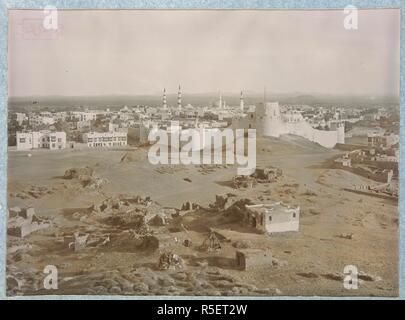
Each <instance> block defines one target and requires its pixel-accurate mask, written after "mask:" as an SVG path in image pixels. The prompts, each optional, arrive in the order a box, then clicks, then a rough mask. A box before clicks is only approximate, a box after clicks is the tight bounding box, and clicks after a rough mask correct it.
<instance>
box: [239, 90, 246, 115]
mask: <svg viewBox="0 0 405 320" xmlns="http://www.w3.org/2000/svg"><path fill="white" fill-rule="evenodd" d="M244 107H245V103H244V102H243V91H241V92H240V111H242V112H243V108H244Z"/></svg>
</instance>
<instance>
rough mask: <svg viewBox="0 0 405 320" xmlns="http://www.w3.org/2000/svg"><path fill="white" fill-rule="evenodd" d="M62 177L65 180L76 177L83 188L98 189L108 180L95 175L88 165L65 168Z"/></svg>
mask: <svg viewBox="0 0 405 320" xmlns="http://www.w3.org/2000/svg"><path fill="white" fill-rule="evenodd" d="M63 178H64V179H67V180H72V179H77V180H78V181H79V182H80V184H81V185H82V187H83V188H89V189H98V188H99V187H101V186H102V185H104V184H106V183H107V182H108V181H107V179H104V178H100V177H97V176H96V175H95V174H94V170H93V169H92V168H90V167H83V168H70V169H67V170H66V171H65V173H64V175H63Z"/></svg>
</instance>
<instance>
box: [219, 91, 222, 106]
mask: <svg viewBox="0 0 405 320" xmlns="http://www.w3.org/2000/svg"><path fill="white" fill-rule="evenodd" d="M219 108H220V109H222V92H221V91H219Z"/></svg>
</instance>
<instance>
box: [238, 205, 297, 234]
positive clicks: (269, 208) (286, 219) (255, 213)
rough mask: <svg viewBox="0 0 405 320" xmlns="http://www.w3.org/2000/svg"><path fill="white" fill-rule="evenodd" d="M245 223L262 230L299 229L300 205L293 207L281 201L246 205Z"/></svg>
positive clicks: (284, 230)
mask: <svg viewBox="0 0 405 320" xmlns="http://www.w3.org/2000/svg"><path fill="white" fill-rule="evenodd" d="M245 208H246V211H245V218H244V223H245V224H248V225H249V226H251V227H254V228H256V229H258V230H260V231H262V232H265V233H268V234H271V233H277V232H287V231H298V229H299V215H300V207H291V206H287V205H284V204H282V203H281V202H274V203H268V204H267V203H266V204H253V205H245Z"/></svg>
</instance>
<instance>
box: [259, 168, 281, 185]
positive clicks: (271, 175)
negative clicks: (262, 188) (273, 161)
mask: <svg viewBox="0 0 405 320" xmlns="http://www.w3.org/2000/svg"><path fill="white" fill-rule="evenodd" d="M282 175H283V170H281V169H279V168H273V167H264V168H256V171H255V173H254V174H253V177H255V178H256V180H257V182H259V183H266V182H276V181H277V179H278V178H279V177H281V176H282Z"/></svg>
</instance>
